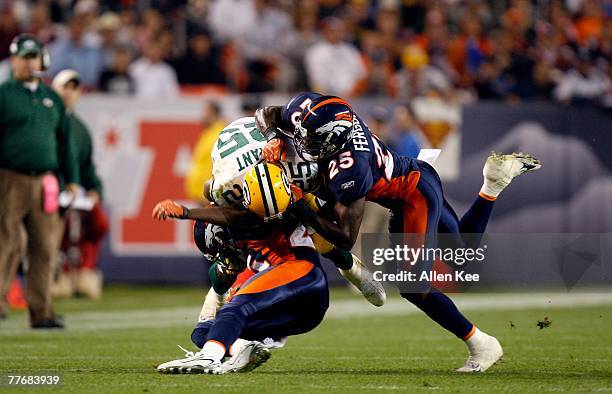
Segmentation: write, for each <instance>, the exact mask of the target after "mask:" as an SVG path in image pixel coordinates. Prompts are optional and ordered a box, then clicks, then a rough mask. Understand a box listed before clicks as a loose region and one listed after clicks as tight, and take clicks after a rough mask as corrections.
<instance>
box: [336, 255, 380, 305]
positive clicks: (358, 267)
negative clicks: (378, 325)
mask: <svg viewBox="0 0 612 394" xmlns="http://www.w3.org/2000/svg"><path fill="white" fill-rule="evenodd" d="M352 256H353V266H352V267H351V268H350V269H348V270H339V271H340V274H341V275H342V276H343V277H344V278H345V279H346V280H348V281H349V282H351V283H352V284H353V285H354V286H355V287H357V289H358V290H359V291H360V292H361V294H363V296H364V297H365V299H366V300H368V302H369V303H370V304H372V305H374V306H382V305H383V304H384V303H385V301H386V300H387V293H385V288H384V287H383V285H382V283H380V282H377V281H375V280H374V278H373V277H372V273H371V272H370V271H368V270H367V268H366V267H365V266H364V265H363V263H362V262H361V260H359V258H358V257H357V256H355V255H352Z"/></svg>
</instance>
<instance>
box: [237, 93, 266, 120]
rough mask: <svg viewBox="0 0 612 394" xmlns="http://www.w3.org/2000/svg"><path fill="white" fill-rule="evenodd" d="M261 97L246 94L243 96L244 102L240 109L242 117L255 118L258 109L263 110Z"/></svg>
mask: <svg viewBox="0 0 612 394" xmlns="http://www.w3.org/2000/svg"><path fill="white" fill-rule="evenodd" d="M262 107H263V105H262V102H261V96H260V95H258V94H246V95H244V96H242V102H241V104H240V108H241V109H242V116H244V117H247V116H255V111H256V110H257V109H258V108H262Z"/></svg>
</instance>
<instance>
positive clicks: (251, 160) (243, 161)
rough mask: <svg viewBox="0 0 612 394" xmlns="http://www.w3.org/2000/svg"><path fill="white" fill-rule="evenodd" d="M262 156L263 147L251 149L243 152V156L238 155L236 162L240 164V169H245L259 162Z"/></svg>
mask: <svg viewBox="0 0 612 394" xmlns="http://www.w3.org/2000/svg"><path fill="white" fill-rule="evenodd" d="M260 156H261V148H257V149H251V150H250V151H248V152H245V153H243V154H242V156H237V157H236V163H237V164H238V171H243V170H245V169H247V168H249V167H251V166H252V165H253V164H255V163H257V161H258V160H259V157H260Z"/></svg>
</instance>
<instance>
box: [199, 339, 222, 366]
mask: <svg viewBox="0 0 612 394" xmlns="http://www.w3.org/2000/svg"><path fill="white" fill-rule="evenodd" d="M200 353H201V354H202V355H203V356H204V357H210V358H212V359H213V360H219V361H220V360H221V359H223V357H224V356H225V345H223V344H222V343H221V342H218V341H215V340H210V341H206V343H205V344H204V347H203V348H202V350H201V352H200Z"/></svg>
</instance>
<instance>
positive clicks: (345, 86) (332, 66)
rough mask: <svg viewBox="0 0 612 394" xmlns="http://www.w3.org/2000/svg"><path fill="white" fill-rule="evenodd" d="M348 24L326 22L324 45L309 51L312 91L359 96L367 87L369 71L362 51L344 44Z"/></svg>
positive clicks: (308, 68)
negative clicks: (366, 80)
mask: <svg viewBox="0 0 612 394" xmlns="http://www.w3.org/2000/svg"><path fill="white" fill-rule="evenodd" d="M345 33H346V32H345V26H344V22H342V21H341V20H340V19H337V18H328V19H326V20H325V21H324V25H323V37H324V39H323V40H322V41H319V42H318V43H316V44H314V45H313V46H311V47H310V48H309V49H308V50H307V51H306V59H305V62H306V71H307V74H308V80H309V82H310V87H311V90H314V91H317V92H322V93H326V94H335V95H338V96H343V97H351V96H356V95H359V94H360V93H362V91H363V89H364V87H365V79H366V70H365V66H364V64H363V60H362V59H361V56H360V55H359V51H358V50H357V49H356V48H355V47H354V46H352V45H351V44H349V43H347V42H345V41H344V37H345Z"/></svg>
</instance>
